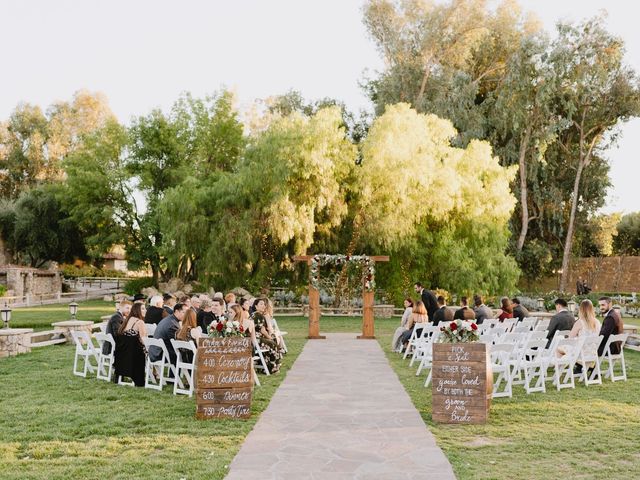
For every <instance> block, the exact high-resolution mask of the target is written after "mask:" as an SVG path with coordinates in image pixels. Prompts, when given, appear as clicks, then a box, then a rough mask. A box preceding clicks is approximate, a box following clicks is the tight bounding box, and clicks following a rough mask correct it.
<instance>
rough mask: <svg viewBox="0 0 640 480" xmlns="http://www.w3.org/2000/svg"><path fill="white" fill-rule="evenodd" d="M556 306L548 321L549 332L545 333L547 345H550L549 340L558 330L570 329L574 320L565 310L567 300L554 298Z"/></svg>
mask: <svg viewBox="0 0 640 480" xmlns="http://www.w3.org/2000/svg"><path fill="white" fill-rule="evenodd" d="M554 304H555V306H556V314H555V315H554V316H553V317H551V321H550V322H549V328H548V329H549V333H548V334H547V347H546V348H549V345H551V341H552V340H553V337H554V336H555V334H556V331H558V330H571V329H572V328H573V324H574V323H575V322H576V319H575V318H574V316H573V314H572V313H570V312H569V310H567V301H566V300H565V299H564V298H556V301H555V302H554Z"/></svg>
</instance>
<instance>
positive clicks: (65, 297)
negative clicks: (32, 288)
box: [0, 288, 118, 307]
mask: <svg viewBox="0 0 640 480" xmlns="http://www.w3.org/2000/svg"><path fill="white" fill-rule="evenodd" d="M114 293H118V289H115V288H102V289H95V290H84V291H82V292H67V293H39V294H33V293H27V294H26V295H20V296H11V297H0V303H1V302H3V303H4V304H6V305H8V306H10V307H31V306H35V305H53V304H56V303H66V302H72V301H75V300H95V299H96V298H102V297H104V296H105V295H113V294H114Z"/></svg>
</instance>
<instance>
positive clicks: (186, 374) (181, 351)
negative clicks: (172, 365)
mask: <svg viewBox="0 0 640 480" xmlns="http://www.w3.org/2000/svg"><path fill="white" fill-rule="evenodd" d="M171 346H172V347H173V349H174V350H175V352H176V378H177V379H179V380H180V381H179V382H173V394H174V395H177V394H179V393H181V394H183V395H189V396H190V397H191V396H192V395H193V389H194V387H195V381H194V377H193V373H194V371H195V368H196V367H195V365H196V356H197V354H198V349H197V348H196V346H195V344H194V343H193V342H185V341H182V340H174V339H173V338H172V339H171ZM188 352H191V353H192V355H191V357H192V358H191V361H190V362H188V361H186V359H185V357H186V356H187V355H186V354H187V353H188ZM185 383H186V388H185Z"/></svg>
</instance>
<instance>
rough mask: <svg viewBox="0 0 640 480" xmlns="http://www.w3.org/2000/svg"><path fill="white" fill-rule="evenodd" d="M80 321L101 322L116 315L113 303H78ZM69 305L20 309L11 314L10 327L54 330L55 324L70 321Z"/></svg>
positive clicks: (100, 301) (94, 301) (15, 309)
mask: <svg viewBox="0 0 640 480" xmlns="http://www.w3.org/2000/svg"><path fill="white" fill-rule="evenodd" d="M78 305H79V307H78V313H77V315H76V318H77V319H78V320H89V321H92V322H99V321H100V317H102V316H104V315H109V314H113V313H115V305H114V303H113V302H103V301H102V300H87V301H82V302H78ZM70 319H71V315H70V314H69V304H68V303H59V304H57V305H42V306H37V307H19V308H14V309H13V310H12V312H11V322H10V325H11V326H12V327H14V328H33V329H34V330H35V331H38V330H52V329H53V327H52V326H51V324H52V323H53V322H61V321H64V320H70Z"/></svg>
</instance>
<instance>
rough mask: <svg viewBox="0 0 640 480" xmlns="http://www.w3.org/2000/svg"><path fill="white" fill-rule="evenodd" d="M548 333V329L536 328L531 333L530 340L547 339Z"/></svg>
mask: <svg viewBox="0 0 640 480" xmlns="http://www.w3.org/2000/svg"><path fill="white" fill-rule="evenodd" d="M548 334H549V332H548V331H547V330H534V331H533V332H530V333H529V340H546V339H547V335H548Z"/></svg>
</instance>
